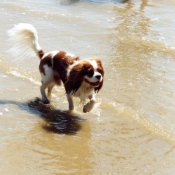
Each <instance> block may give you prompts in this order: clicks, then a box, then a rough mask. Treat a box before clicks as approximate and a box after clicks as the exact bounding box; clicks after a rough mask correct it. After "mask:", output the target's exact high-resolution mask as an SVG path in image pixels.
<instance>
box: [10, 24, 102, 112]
mask: <svg viewBox="0 0 175 175" xmlns="http://www.w3.org/2000/svg"><path fill="white" fill-rule="evenodd" d="M8 34H9V36H10V38H11V39H12V40H14V41H15V44H17V45H20V50H18V51H20V52H21V53H22V52H24V51H25V48H26V47H30V48H31V49H32V50H33V51H35V52H36V54H37V56H38V57H39V59H40V64H39V71H40V73H41V87H40V91H41V96H42V98H41V101H42V102H43V103H44V104H49V103H50V101H49V100H48V98H47V96H46V93H45V90H46V88H47V89H48V95H50V94H51V91H52V88H53V87H54V85H61V84H62V83H63V85H64V88H65V92H66V96H67V100H68V104H69V110H70V111H72V110H74V103H73V97H79V98H80V100H81V101H83V102H85V101H86V99H89V102H88V103H86V104H85V105H84V106H83V112H84V113H86V112H89V111H90V110H91V109H92V108H93V107H94V104H95V102H96V98H95V95H96V93H98V91H99V90H100V89H101V88H102V86H103V81H104V69H103V65H102V62H101V60H100V59H99V58H90V59H84V60H81V59H80V58H79V57H78V56H75V55H74V54H70V53H67V52H65V51H51V52H47V53H45V51H44V50H43V49H42V48H41V46H40V45H39V42H38V34H37V31H36V29H35V27H34V26H33V25H31V24H28V23H19V24H17V25H15V26H14V27H13V28H12V29H11V30H9V31H8ZM14 46H15V45H14Z"/></svg>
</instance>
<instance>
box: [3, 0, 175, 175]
mask: <svg viewBox="0 0 175 175" xmlns="http://www.w3.org/2000/svg"><path fill="white" fill-rule="evenodd" d="M174 11H175V2H174V1H173V0H169V1H163V0H162V1H161V0H159V1H158V0H152V1H151V0H140V1H137V0H133V1H126V2H122V1H117V0H116V1H115V0H109V1H100V0H98V1H93V0H89V1H88V0H87V1H86V0H84V1H83V0H82V1H78V0H72V1H71V0H67V1H66V0H65V1H60V0H57V1H56V0H50V1H42V0H37V1H35V0H20V1H15V0H8V1H7V0H1V3H0V21H1V27H0V33H1V35H0V41H1V42H0V51H1V52H0V84H1V85H0V155H1V156H0V174H2V175H12V174H13V175H24V174H25V175H37V174H39V175H48V174H52V175H58V174H61V175H62V174H69V175H70V174H72V175H73V174H75V175H98V174H102V175H106V174H113V175H116V174H117V175H118V174H119V175H142V174H144V175H173V174H174V172H175V166H174V164H175V108H174V104H175V13H174ZM20 22H26V23H31V24H33V25H34V26H35V27H36V29H37V31H38V35H39V43H40V45H41V46H42V48H43V49H44V50H45V51H51V50H65V51H67V52H70V53H74V54H76V55H79V56H80V57H81V58H88V57H93V56H98V57H100V58H101V59H102V61H103V65H104V68H105V83H104V86H103V89H102V90H101V91H100V92H99V94H98V96H97V100H98V102H97V104H96V106H95V108H94V109H93V110H92V111H91V112H90V113H88V114H84V113H82V106H81V104H79V101H78V100H76V111H77V112H75V113H74V114H70V113H68V112H66V110H67V108H68V107H67V106H68V104H67V101H66V98H65V93H64V89H63V88H60V87H56V88H55V89H54V91H53V95H52V98H51V105H48V106H45V105H43V104H40V103H37V102H34V99H35V97H39V96H40V91H39V87H40V74H39V72H38V64H39V59H38V58H37V57H36V56H35V55H34V54H33V55H31V57H27V58H24V59H22V60H18V59H17V58H15V56H13V55H11V54H10V53H9V43H8V42H7V34H6V31H7V30H8V29H10V28H12V27H13V25H14V24H17V23H20Z"/></svg>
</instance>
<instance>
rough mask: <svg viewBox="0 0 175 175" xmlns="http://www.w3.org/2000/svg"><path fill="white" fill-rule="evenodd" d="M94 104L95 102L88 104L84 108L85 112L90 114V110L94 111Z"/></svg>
mask: <svg viewBox="0 0 175 175" xmlns="http://www.w3.org/2000/svg"><path fill="white" fill-rule="evenodd" d="M94 103H95V102H93V101H90V102H88V103H87V104H86V105H84V107H83V112H84V113H86V112H89V111H90V110H92V108H93V107H94Z"/></svg>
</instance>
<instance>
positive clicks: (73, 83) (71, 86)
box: [65, 64, 84, 94]
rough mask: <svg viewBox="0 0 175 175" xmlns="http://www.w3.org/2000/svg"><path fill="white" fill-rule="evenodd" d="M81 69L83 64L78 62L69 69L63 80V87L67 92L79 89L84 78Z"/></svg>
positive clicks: (82, 69)
mask: <svg viewBox="0 0 175 175" xmlns="http://www.w3.org/2000/svg"><path fill="white" fill-rule="evenodd" d="M83 71H84V66H83V64H78V65H76V66H74V67H73V69H72V70H71V71H70V74H69V77H68V79H67V81H66V82H65V89H66V93H67V94H69V93H70V92H73V93H75V92H76V91H77V90H78V89H79V87H80V86H81V83H82V82H83V79H84V74H83Z"/></svg>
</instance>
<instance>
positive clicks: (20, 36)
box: [8, 23, 41, 55]
mask: <svg viewBox="0 0 175 175" xmlns="http://www.w3.org/2000/svg"><path fill="white" fill-rule="evenodd" d="M8 35H9V36H10V39H11V42H12V43H15V45H14V46H13V52H16V53H15V54H23V53H24V52H25V54H26V55H28V54H30V50H29V48H32V49H33V50H34V51H35V52H36V53H38V51H40V50H41V47H40V45H39V43H38V34H37V31H36V29H35V28H34V27H33V26H32V25H31V24H27V23H19V24H18V25H15V26H14V28H12V29H11V30H9V31H8ZM26 51H27V52H26Z"/></svg>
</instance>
